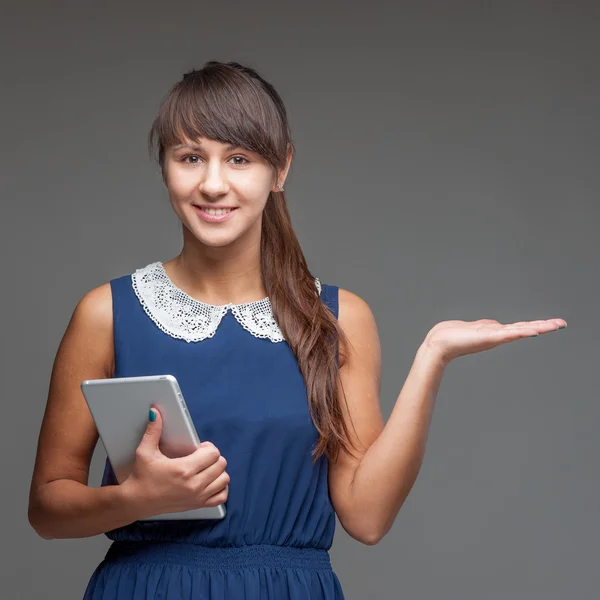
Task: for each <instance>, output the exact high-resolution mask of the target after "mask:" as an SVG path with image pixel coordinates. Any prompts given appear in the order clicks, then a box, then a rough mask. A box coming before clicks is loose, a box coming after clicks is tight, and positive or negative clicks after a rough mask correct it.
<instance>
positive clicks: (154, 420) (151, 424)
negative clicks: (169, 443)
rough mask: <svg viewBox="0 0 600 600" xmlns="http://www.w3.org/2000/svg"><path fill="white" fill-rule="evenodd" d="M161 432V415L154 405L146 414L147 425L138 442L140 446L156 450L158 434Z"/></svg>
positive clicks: (158, 439)
mask: <svg viewBox="0 0 600 600" xmlns="http://www.w3.org/2000/svg"><path fill="white" fill-rule="evenodd" d="M161 432H162V416H161V414H160V412H159V411H158V409H157V408H156V407H154V406H153V407H152V408H151V409H150V412H149V414H148V425H147V426H146V431H145V432H144V435H143V437H142V441H141V442H140V446H146V447H148V448H151V449H154V450H158V449H159V448H158V443H159V441H160V434H161Z"/></svg>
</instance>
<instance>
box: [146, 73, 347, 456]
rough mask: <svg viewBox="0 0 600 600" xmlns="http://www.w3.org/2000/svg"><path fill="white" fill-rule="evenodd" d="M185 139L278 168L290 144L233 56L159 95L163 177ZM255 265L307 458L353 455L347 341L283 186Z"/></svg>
mask: <svg viewBox="0 0 600 600" xmlns="http://www.w3.org/2000/svg"><path fill="white" fill-rule="evenodd" d="M184 137H186V138H187V139H189V140H196V139H198V138H200V137H205V138H208V139H210V140H216V141H219V142H223V143H230V144H233V145H235V146H239V147H242V148H246V149H247V150H249V151H251V152H256V153H257V154H259V155H260V156H262V157H263V158H264V159H265V160H266V161H267V162H268V163H269V164H270V165H272V166H273V167H274V168H275V169H283V168H284V167H285V165H286V158H287V151H288V148H291V149H292V151H293V150H294V145H293V142H292V139H291V133H290V126H289V122H288V118H287V113H286V109H285V106H284V104H283V101H282V99H281V97H280V96H279V94H278V93H277V91H276V90H275V88H274V87H273V86H272V85H271V84H270V83H269V82H268V81H266V80H265V79H263V78H262V77H261V76H260V75H259V74H258V73H257V72H256V71H255V70H254V69H252V68H250V67H246V66H242V65H240V64H239V63H236V62H228V63H222V62H218V61H208V62H206V63H205V64H204V66H203V67H202V68H201V69H199V70H195V69H194V70H192V71H190V72H188V73H186V74H185V75H184V76H183V79H182V80H181V81H179V82H178V83H177V84H175V86H173V88H172V89H171V90H170V92H169V93H168V95H167V96H166V97H165V99H164V100H163V102H162V104H161V106H160V109H159V112H158V115H157V117H156V119H155V120H154V122H153V124H152V127H151V129H150V133H149V136H148V146H149V150H150V152H151V154H152V153H153V152H154V150H155V149H157V151H158V163H159V165H160V167H161V170H162V171H163V178H164V158H165V150H166V149H167V148H168V147H169V146H171V145H173V144H177V143H181V142H182V141H183V139H182V138H184ZM261 271H262V278H263V284H264V286H265V289H266V291H267V294H268V296H269V299H270V302H271V305H272V308H273V316H274V317H275V320H276V322H277V324H278V325H279V327H280V329H281V332H282V334H283V336H284V338H285V340H286V342H287V343H288V345H289V346H290V348H291V349H292V351H293V352H294V355H295V356H296V359H297V361H298V366H299V367H300V371H301V373H302V376H303V378H304V381H305V383H306V388H307V392H308V400H309V410H310V414H311V418H312V420H313V423H314V424H315V427H316V429H317V431H318V433H319V440H318V443H317V444H316V446H315V448H313V451H312V455H313V460H314V462H316V461H317V459H318V458H319V457H320V456H321V455H322V454H326V455H327V457H328V458H329V459H331V460H336V459H337V457H338V453H339V450H340V448H344V450H346V451H347V452H349V453H352V452H351V447H354V444H353V443H352V442H351V438H350V436H349V433H348V426H347V424H346V422H345V420H344V418H343V412H342V410H341V400H342V399H341V398H340V394H339V392H338V387H337V381H338V370H339V366H340V365H341V364H343V361H344V352H343V350H342V348H343V347H344V346H345V344H346V342H347V341H346V338H345V336H344V334H343V332H342V330H341V329H340V328H339V326H338V323H337V320H336V318H335V317H334V315H333V314H332V313H331V311H330V310H329V309H328V308H327V307H326V305H325V304H324V303H323V302H321V300H320V298H319V297H318V294H317V291H316V285H315V279H314V277H313V276H312V274H311V272H310V271H309V269H308V265H307V263H306V259H305V257H304V254H303V252H302V250H301V248H300V244H299V242H298V238H297V237H296V234H295V232H294V230H293V228H292V223H291V219H290V215H289V212H288V207H287V202H286V199H285V195H284V193H283V192H271V193H270V194H269V198H268V199H267V203H266V206H265V209H264V212H263V217H262V232H261ZM341 395H342V396H343V395H344V394H343V390H342V394H341ZM344 401H345V398H344Z"/></svg>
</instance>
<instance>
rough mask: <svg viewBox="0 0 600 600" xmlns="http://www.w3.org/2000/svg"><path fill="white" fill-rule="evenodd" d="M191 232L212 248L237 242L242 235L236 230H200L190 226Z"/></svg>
mask: <svg viewBox="0 0 600 600" xmlns="http://www.w3.org/2000/svg"><path fill="white" fill-rule="evenodd" d="M188 229H189V231H190V233H191V234H192V235H193V236H194V237H195V238H196V239H197V240H198V241H199V242H200V243H201V244H203V245H204V246H208V247H210V248H221V247H223V246H228V245H229V244H232V243H233V242H235V241H236V240H237V239H238V238H239V237H240V235H239V234H238V233H236V232H231V231H229V232H227V231H213V232H206V231H199V230H198V228H191V227H189V228H188Z"/></svg>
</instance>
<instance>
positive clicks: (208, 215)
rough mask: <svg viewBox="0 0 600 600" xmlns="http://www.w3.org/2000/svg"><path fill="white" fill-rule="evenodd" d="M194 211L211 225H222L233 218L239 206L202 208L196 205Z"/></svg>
mask: <svg viewBox="0 0 600 600" xmlns="http://www.w3.org/2000/svg"><path fill="white" fill-rule="evenodd" d="M193 206H194V209H195V210H196V212H197V213H198V214H199V215H200V217H201V218H202V219H203V220H204V221H207V222H209V223H221V222H222V221H226V220H227V219H229V218H231V216H232V215H233V213H234V212H235V211H236V210H237V206H218V207H215V206H201V205H198V204H194V205H193Z"/></svg>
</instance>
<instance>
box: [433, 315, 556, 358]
mask: <svg viewBox="0 0 600 600" xmlns="http://www.w3.org/2000/svg"><path fill="white" fill-rule="evenodd" d="M566 326H567V322H566V321H565V320H564V319H559V318H557V319H546V320H539V321H519V322H517V323H507V324H502V323H500V322H498V321H495V320H494V319H479V320H478V321H442V322H441V323H438V324H437V325H435V326H434V327H433V328H432V329H431V331H430V332H429V333H428V334H427V337H426V338H425V342H426V345H427V347H429V348H431V349H433V350H434V351H436V352H437V353H439V355H440V357H441V358H442V360H443V361H444V362H447V363H448V362H450V361H451V360H453V359H455V358H457V357H459V356H463V355H465V354H475V353H476V352H483V351H484V350H491V349H492V348H495V347H496V346H500V345H501V344H506V343H507V342H513V341H515V340H519V339H521V338H526V337H531V336H537V335H539V334H541V333H548V332H549V331H556V330H557V329H563V328H564V327H566Z"/></svg>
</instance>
